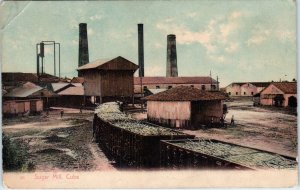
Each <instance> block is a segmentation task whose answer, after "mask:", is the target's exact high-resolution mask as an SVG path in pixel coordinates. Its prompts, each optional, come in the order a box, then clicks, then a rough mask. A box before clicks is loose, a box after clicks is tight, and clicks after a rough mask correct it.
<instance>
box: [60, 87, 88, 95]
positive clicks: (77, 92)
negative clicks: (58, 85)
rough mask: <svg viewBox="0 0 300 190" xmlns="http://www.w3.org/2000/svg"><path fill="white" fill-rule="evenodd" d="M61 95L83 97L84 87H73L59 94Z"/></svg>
mask: <svg viewBox="0 0 300 190" xmlns="http://www.w3.org/2000/svg"><path fill="white" fill-rule="evenodd" d="M58 94H59V95H65V96H66V95H71V96H83V95H84V89H83V86H72V87H69V88H67V89H65V90H62V91H61V92H59V93H58Z"/></svg>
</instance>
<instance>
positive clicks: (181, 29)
mask: <svg viewBox="0 0 300 190" xmlns="http://www.w3.org/2000/svg"><path fill="white" fill-rule="evenodd" d="M189 14H190V15H189ZM188 15H189V16H195V14H194V13H188ZM242 17H243V13H242V12H240V11H233V12H231V13H229V14H228V15H225V16H216V17H214V18H212V19H211V20H210V21H209V22H208V24H207V26H205V27H203V28H202V29H199V30H198V31H193V30H191V29H189V28H188V27H186V26H184V25H183V24H178V23H173V22H169V21H168V20H164V21H161V22H158V23H157V24H156V28H157V29H159V30H160V31H162V32H163V33H164V34H170V33H174V34H176V41H177V43H178V44H192V43H199V44H201V45H202V46H203V47H204V48H205V49H206V52H207V55H208V57H210V58H212V59H213V60H214V61H218V62H222V63H224V62H225V60H226V58H225V57H224V56H218V55H215V54H216V53H217V52H220V51H221V49H222V51H224V50H225V52H227V53H233V52H235V51H237V50H238V48H239V44H238V43H237V42H236V41H235V40H233V39H230V40H229V38H230V37H231V36H233V35H235V34H236V33H237V31H238V29H239V28H240V23H241V18H242Z"/></svg>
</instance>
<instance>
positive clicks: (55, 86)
mask: <svg viewBox="0 0 300 190" xmlns="http://www.w3.org/2000/svg"><path fill="white" fill-rule="evenodd" d="M68 85H70V86H72V84H70V83H64V82H59V83H51V86H52V89H53V91H54V92H56V91H58V90H60V89H62V88H65V87H67V86H68Z"/></svg>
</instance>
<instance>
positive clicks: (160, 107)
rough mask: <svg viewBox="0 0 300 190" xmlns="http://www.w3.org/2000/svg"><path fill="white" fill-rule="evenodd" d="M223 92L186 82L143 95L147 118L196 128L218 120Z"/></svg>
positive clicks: (174, 125)
mask: <svg viewBox="0 0 300 190" xmlns="http://www.w3.org/2000/svg"><path fill="white" fill-rule="evenodd" d="M224 99H225V96H224V95H222V94H221V93H220V92H208V91H203V90H199V89H197V88H194V87H189V86H179V87H175V88H171V89H169V90H167V91H164V92H160V93H157V94H154V95H151V96H148V97H146V98H144V100H147V118H148V120H149V121H150V122H153V123H157V124H160V125H164V126H169V127H176V128H190V129H196V128H199V127H200V126H201V125H208V124H211V122H213V123H219V122H220V118H221V117H223V102H222V100H224Z"/></svg>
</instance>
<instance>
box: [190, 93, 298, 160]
mask: <svg viewBox="0 0 300 190" xmlns="http://www.w3.org/2000/svg"><path fill="white" fill-rule="evenodd" d="M226 104H227V105H228V110H229V112H228V114H227V117H226V122H227V123H230V119H231V117H232V115H234V120H235V125H234V126H233V127H232V126H229V127H227V128H226V129H224V128H212V129H206V130H202V129H201V130H196V131H189V130H184V132H186V133H189V134H194V135H196V136H197V137H200V138H212V139H217V140H222V141H226V142H231V143H235V144H240V145H244V146H249V147H253V148H258V149H262V150H267V151H271V152H275V153H278V154H282V155H287V156H292V157H296V156H297V116H295V115H291V114H289V113H287V111H282V110H277V109H275V108H274V109H273V110H272V109H270V108H267V109H266V108H262V107H254V106H253V105H252V104H253V103H252V102H251V100H250V99H248V100H247V99H242V100H237V99H236V100H235V101H234V102H226Z"/></svg>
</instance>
